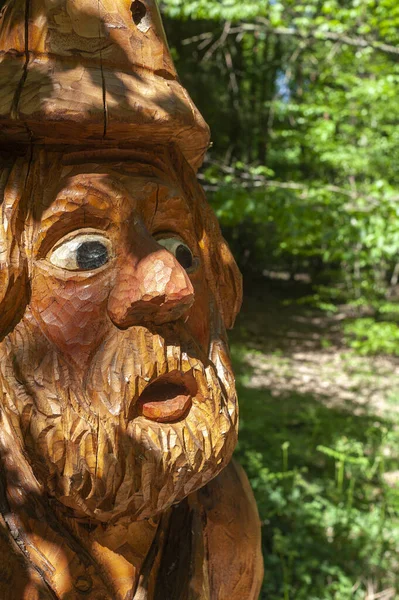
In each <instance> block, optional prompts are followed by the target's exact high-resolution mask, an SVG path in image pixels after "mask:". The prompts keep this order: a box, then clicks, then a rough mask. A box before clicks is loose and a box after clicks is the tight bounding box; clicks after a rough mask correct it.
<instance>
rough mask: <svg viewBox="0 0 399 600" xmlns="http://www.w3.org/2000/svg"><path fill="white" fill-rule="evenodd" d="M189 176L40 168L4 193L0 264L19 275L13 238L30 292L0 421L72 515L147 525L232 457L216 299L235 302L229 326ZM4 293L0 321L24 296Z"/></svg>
mask: <svg viewBox="0 0 399 600" xmlns="http://www.w3.org/2000/svg"><path fill="white" fill-rule="evenodd" d="M184 168H185V167H184V165H180V167H179V166H178V167H177V170H176V171H175V169H174V168H172V167H171V166H170V165H169V166H168V165H167V163H166V162H162V161H161V160H160V161H158V164H157V166H154V165H151V164H143V163H139V162H138V161H137V160H135V159H134V158H133V157H132V156H130V155H129V156H127V155H126V156H124V157H123V161H120V160H117V159H116V158H115V156H109V155H107V154H104V153H97V154H95V155H94V154H93V155H92V156H88V155H87V154H85V155H84V157H83V158H82V157H77V156H76V155H71V156H69V157H65V156H62V155H60V154H55V153H54V154H46V153H45V152H40V153H38V154H37V155H36V157H35V159H34V161H33V163H32V164H31V166H30V169H29V174H28V179H26V178H25V179H23V173H24V172H25V171H24V169H23V168H21V170H20V173H19V179H20V185H23V184H24V183H25V181H27V185H26V186H25V190H26V192H24V193H22V192H21V194H20V195H18V193H16V191H15V190H16V189H18V182H17V181H16V180H17V179H18V175H17V174H16V171H17V167H15V166H14V167H13V171H11V172H10V174H9V179H8V184H7V183H6V185H5V187H4V198H3V229H2V230H3V235H2V238H0V243H2V246H0V248H3V256H4V255H7V257H8V258H7V260H8V263H9V264H8V267H10V265H11V263H12V264H13V265H15V256H14V258H13V251H14V255H15V248H14V250H12V249H10V248H8V250H7V251H6V250H5V248H6V247H7V235H6V233H5V231H6V229H7V228H9V222H11V223H12V224H13V225H12V227H14V229H15V232H14V233H15V235H14V236H13V239H14V241H15V240H18V243H19V255H18V256H19V262H18V264H19V267H20V269H21V271H22V270H24V271H26V274H27V279H28V281H30V296H29V301H28V302H27V304H26V306H25V307H24V313H23V316H22V319H21V320H20V321H19V323H18V324H17V325H15V326H13V327H12V331H11V332H10V333H9V334H8V335H7V336H6V337H5V339H4V341H3V342H2V344H1V350H0V360H1V375H0V377H1V384H2V388H3V396H4V399H3V404H4V413H5V414H6V416H7V418H8V419H10V421H11V424H12V426H13V427H14V430H15V433H16V438H18V439H19V440H20V443H21V444H22V446H23V447H24V450H25V453H26V454H27V456H28V459H29V462H30V464H31V466H32V470H33V472H34V474H35V476H36V477H37V478H38V479H39V481H40V482H41V483H42V484H43V486H44V489H45V490H46V491H47V492H48V493H50V494H52V495H54V496H55V497H57V498H58V499H59V500H60V501H61V502H62V503H63V504H64V505H66V506H68V507H70V508H71V509H73V510H74V511H75V514H77V515H81V516H83V515H86V516H90V517H92V518H97V519H99V520H103V521H106V520H109V519H112V518H118V517H119V516H121V515H123V514H125V513H129V514H133V515H135V516H136V518H146V517H150V516H153V515H155V514H156V513H158V512H160V511H162V510H164V509H165V508H167V507H168V506H170V505H171V504H172V503H174V502H176V501H178V500H181V499H182V498H184V497H185V496H186V495H188V494H189V493H191V492H192V491H194V490H195V489H197V488H198V487H201V486H202V485H204V484H205V483H206V482H207V481H209V479H210V478H212V477H214V476H215V475H216V474H217V473H218V472H219V471H220V470H221V468H223V466H225V464H226V463H227V462H228V460H229V459H230V457H231V453H232V451H233V449H234V446H235V442H236V425H237V408H236V397H235V390H234V379H233V375H232V372H231V366H230V362H229V359H228V354H227V347H226V338H225V330H224V325H223V323H222V320H223V317H222V311H223V307H222V306H221V301H220V297H219V296H218V289H219V290H220V289H222V290H223V289H225V290H227V288H228V287H230V288H231V289H229V291H228V293H226V302H227V303H228V304H229V305H230V306H228V307H227V308H225V311H224V318H225V321H227V322H229V320H231V319H232V318H233V315H232V314H230V313H234V311H235V308H234V306H233V305H234V302H235V299H234V298H233V297H234V296H235V295H236V290H235V289H233V288H234V285H233V282H234V280H237V274H236V271H235V270H234V269H235V266H234V263H233V261H232V259H231V257H230V255H229V254H228V251H227V249H226V247H225V245H224V243H223V240H222V238H221V236H220V232H219V229H218V228H217V225H216V223H215V220H214V217H213V215H212V214H211V213H210V211H209V209H208V208H207V207H206V204H205V203H204V201H203V198H202V195H201V192H200V190H199V189H198V186H197V184H196V182H195V178H194V175H193V174H191V173H190V172H189V171H188V173H189V174H188V175H187V173H186V174H184V173H182V171H181V169H182V170H183V171H184ZM25 170H26V169H25ZM7 185H8V187H7ZM21 189H22V188H21ZM10 215H13V216H12V217H11V219H10ZM5 217H7V223H6V224H5ZM21 222H23V225H21ZM6 226H7V227H6ZM18 227H19V228H20V229H18ZM7 252H8V254H7ZM10 281H12V282H13V281H14V282H15V281H19V285H23V283H22V282H23V281H24V278H23V277H22V276H19V278H18V277H11V279H10ZM229 282H230V283H229ZM15 285H16V284H15V283H14V286H15ZM223 286H224V287H223ZM5 287H6V286H4V288H5ZM10 289H12V286H11V288H10V285H8V292H7V293H4V298H3V303H2V305H1V304H0V308H1V306H5V307H6V310H5V309H4V314H9V313H10V312H12V308H11V307H10V306H9V305H8V306H7V295H8V298H11V299H13V298H15V297H19V298H20V297H22V296H23V294H21V293H19V294H15V292H10ZM12 301H13V302H14V300H12ZM9 302H10V301H8V304H9ZM15 310H16V309H15ZM8 328H9V329H10V326H9V325H8Z"/></svg>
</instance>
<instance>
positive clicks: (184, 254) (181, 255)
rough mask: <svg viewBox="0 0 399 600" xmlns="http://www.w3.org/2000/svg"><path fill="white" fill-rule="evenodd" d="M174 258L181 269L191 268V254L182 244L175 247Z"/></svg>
mask: <svg viewBox="0 0 399 600" xmlns="http://www.w3.org/2000/svg"><path fill="white" fill-rule="evenodd" d="M176 258H177V260H178V262H179V263H180V264H181V266H182V267H183V269H186V270H187V269H191V267H192V266H193V255H192V254H191V250H190V249H189V248H187V246H184V245H183V244H180V246H177V248H176Z"/></svg>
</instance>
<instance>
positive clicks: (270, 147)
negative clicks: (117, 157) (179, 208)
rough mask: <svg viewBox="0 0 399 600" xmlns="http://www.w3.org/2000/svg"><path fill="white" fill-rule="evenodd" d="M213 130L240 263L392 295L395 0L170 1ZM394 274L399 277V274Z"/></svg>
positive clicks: (369, 294) (208, 174) (397, 177)
mask: <svg viewBox="0 0 399 600" xmlns="http://www.w3.org/2000/svg"><path fill="white" fill-rule="evenodd" d="M163 7H164V11H165V13H166V15H168V16H169V19H170V20H169V21H168V22H167V29H168V33H169V38H170V40H171V44H172V47H173V53H174V56H175V59H176V61H177V66H178V70H179V73H180V74H181V76H182V79H183V81H184V83H185V84H186V85H187V87H188V89H189V91H190V93H191V94H192V95H193V97H194V99H195V101H196V102H197V104H198V105H199V107H200V109H201V110H202V112H203V114H204V116H205V118H206V119H207V121H208V122H209V123H210V125H211V129H212V132H213V140H214V145H213V148H212V150H211V152H210V154H209V157H208V160H207V163H206V168H205V170H204V172H203V175H202V180H203V183H204V184H205V187H206V188H207V190H208V193H209V197H210V200H211V202H212V203H213V205H214V207H215V209H216V211H217V214H218V216H219V218H220V220H221V222H222V225H223V227H224V231H225V234H226V236H227V237H228V239H229V241H230V242H231V244H232V246H233V249H234V250H235V252H236V255H237V258H238V259H239V262H240V266H241V267H242V268H244V269H251V270H255V271H258V272H262V271H263V270H264V269H268V268H270V266H273V267H274V268H275V269H286V270H287V269H288V270H289V271H290V272H291V273H295V272H298V271H303V270H305V271H306V272H309V273H310V274H311V276H312V278H313V280H314V282H316V283H322V284H325V287H324V291H323V295H324V296H328V295H329V290H331V288H332V286H335V287H338V289H339V290H341V294H342V297H346V298H359V297H365V298H367V299H368V300H369V301H373V300H375V299H381V298H384V297H385V295H386V294H387V292H388V290H389V288H390V287H395V286H396V284H397V279H398V277H397V270H396V271H395V267H396V269H398V267H397V263H398V258H397V257H398V250H399V228H398V227H397V222H398V217H399V212H398V211H399V202H398V200H399V192H398V188H399V174H398V170H397V169H396V164H397V162H398V159H399V132H398V128H397V121H398V119H399V105H398V102H397V97H398V94H399V62H398V56H399V50H398V48H399V28H398V24H399V9H398V5H397V3H396V2H395V0H384V2H375V0H364V1H362V2H359V1H358V0H345V1H342V0H322V1H319V0H307V1H306V2H298V1H297V0H295V1H294V0H284V1H282V2H279V1H274V0H273V1H271V0H270V1H268V0H263V1H256V2H255V1H253V2H238V0H223V1H222V2H221V1H216V0H196V1H186V0H184V1H183V0H164V2H163ZM395 273H396V274H395Z"/></svg>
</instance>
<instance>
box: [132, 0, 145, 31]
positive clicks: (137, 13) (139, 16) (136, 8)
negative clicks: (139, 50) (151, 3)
mask: <svg viewBox="0 0 399 600" xmlns="http://www.w3.org/2000/svg"><path fill="white" fill-rule="evenodd" d="M130 11H131V13H132V17H133V21H134V23H135V24H136V25H140V23H141V21H142V20H143V19H144V17H145V16H146V14H147V9H146V7H145V5H144V4H143V3H142V2H140V0H134V2H132V4H131V7H130Z"/></svg>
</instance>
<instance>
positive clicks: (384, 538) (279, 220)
mask: <svg viewBox="0 0 399 600" xmlns="http://www.w3.org/2000/svg"><path fill="white" fill-rule="evenodd" d="M161 5H162V6H161V8H162V10H163V14H164V16H165V18H166V23H165V25H166V29H167V34H168V38H169V41H170V45H171V49H172V53H173V56H174V59H175V61H176V65H177V69H178V72H179V74H180V76H181V79H182V81H183V83H184V84H185V86H186V87H187V88H188V90H189V92H190V94H191V95H192V97H193V98H194V100H195V102H196V103H197V105H198V106H199V108H200V110H201V111H202V113H203V115H204V117H205V119H206V120H207V121H208V123H209V125H210V126H211V129H212V138H213V146H212V148H211V149H210V151H209V153H208V156H207V159H206V162H205V165H204V167H203V169H202V171H201V173H200V179H201V183H202V184H203V186H204V187H205V189H206V191H207V195H208V198H209V201H210V202H211V204H212V205H213V207H214V209H215V211H216V213H217V215H218V217H219V220H220V223H221V225H222V228H223V231H224V235H225V237H226V238H227V240H228V242H229V244H230V246H231V248H232V250H233V252H234V255H235V257H236V259H237V262H238V263H239V266H240V268H241V270H242V272H243V274H244V280H245V300H244V306H243V311H242V314H241V316H240V318H239V320H238V322H237V326H236V329H235V330H234V331H233V332H232V334H231V344H232V354H233V359H234V363H235V368H236V372H237V381H238V391H239V398H240V403H241V433H240V442H239V447H238V451H237V457H238V459H239V460H240V461H241V463H242V464H243V465H244V467H245V468H246V470H247V473H248V475H249V478H250V480H251V484H252V486H253V489H254V491H255V495H256V498H257V501H258V506H259V511H260V516H261V521H262V527H263V551H264V556H265V581H264V588H263V592H262V598H263V599H267V600H294V599H295V600H330V599H334V600H349V599H352V598H354V599H357V600H360V599H362V600H366V599H367V600H374V599H375V600H376V599H382V600H389V599H392V598H399V567H398V556H399V520H398V511H399V487H398V486H399V461H398V445H399V432H398V423H399V412H398V406H399V361H398V356H399V329H398V321H399V303H398V299H399V253H398V250H399V219H398V217H399V214H398V213H399V169H398V166H399V128H398V118H399V103H398V99H397V96H398V93H399V44H398V41H399V28H398V26H399V3H398V1H397V0H308V1H298V0H295V1H294V0H284V1H278V0H246V1H245V2H243V1H242V0H163V1H162V2H161ZM243 600H245V599H243Z"/></svg>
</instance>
